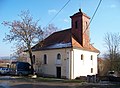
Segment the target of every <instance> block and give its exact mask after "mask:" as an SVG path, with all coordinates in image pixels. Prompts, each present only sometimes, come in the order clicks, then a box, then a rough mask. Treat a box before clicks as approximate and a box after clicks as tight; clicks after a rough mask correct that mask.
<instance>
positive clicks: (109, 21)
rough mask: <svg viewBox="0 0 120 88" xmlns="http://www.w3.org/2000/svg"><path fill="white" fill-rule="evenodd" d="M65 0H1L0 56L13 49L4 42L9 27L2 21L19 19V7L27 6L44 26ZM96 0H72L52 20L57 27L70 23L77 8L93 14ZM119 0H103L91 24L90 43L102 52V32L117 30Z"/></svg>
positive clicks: (68, 25) (97, 0) (20, 9)
mask: <svg viewBox="0 0 120 88" xmlns="http://www.w3.org/2000/svg"><path fill="white" fill-rule="evenodd" d="M67 1H68V0H0V56H9V55H10V54H12V53H13V49H14V48H13V46H14V44H13V43H9V42H3V38H4V37H5V33H8V31H9V29H8V28H7V27H4V26H3V25H2V24H1V23H2V22H3V21H13V20H19V16H18V14H20V13H21V11H25V10H29V11H30V13H31V14H32V16H33V19H34V20H37V19H40V21H39V25H41V27H45V26H46V25H47V24H48V23H49V21H50V20H51V19H52V18H53V17H54V16H55V14H56V13H57V12H58V11H59V10H60V9H61V8H62V7H63V6H64V4H65V3H66V2H67ZM98 2H99V0H71V1H70V2H69V3H68V5H67V6H66V7H65V8H64V9H63V10H62V11H61V12H60V13H59V14H58V15H57V17H56V18H55V19H54V20H53V21H52V22H51V23H53V24H54V25H55V26H57V27H58V28H60V29H62V30H63V29H66V28H70V27H71V19H70V16H71V15H73V14H74V13H76V12H77V11H78V10H79V8H82V11H83V12H84V13H86V14H87V15H88V16H89V17H92V15H93V13H94V11H95V9H96V7H97V5H98ZM119 21H120V0H102V3H101V5H100V7H99V9H98V11H97V13H96V15H95V17H94V19H93V21H92V23H91V24H90V36H91V37H90V38H91V43H94V46H95V47H96V48H98V49H99V50H100V51H101V53H103V52H105V47H104V36H105V34H106V33H108V32H111V33H118V32H120V22H119Z"/></svg>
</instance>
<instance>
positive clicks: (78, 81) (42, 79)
mask: <svg viewBox="0 0 120 88" xmlns="http://www.w3.org/2000/svg"><path fill="white" fill-rule="evenodd" d="M30 79H32V78H30ZM32 80H35V81H38V82H61V83H81V82H84V81H81V80H76V79H74V80H68V79H57V78H43V77H37V78H35V79H32Z"/></svg>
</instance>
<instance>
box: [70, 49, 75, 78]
mask: <svg viewBox="0 0 120 88" xmlns="http://www.w3.org/2000/svg"><path fill="white" fill-rule="evenodd" d="M72 76H73V77H72ZM73 78H74V51H73V49H71V58H70V79H73Z"/></svg>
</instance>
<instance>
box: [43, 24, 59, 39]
mask: <svg viewBox="0 0 120 88" xmlns="http://www.w3.org/2000/svg"><path fill="white" fill-rule="evenodd" d="M43 30H44V36H43V38H46V37H48V36H49V35H51V34H52V33H53V32H56V31H58V30H59V29H58V28H57V27H55V25H54V24H49V25H48V26H46V27H44V28H43Z"/></svg>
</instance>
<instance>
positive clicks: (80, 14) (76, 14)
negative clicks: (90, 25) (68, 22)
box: [70, 9, 90, 19]
mask: <svg viewBox="0 0 120 88" xmlns="http://www.w3.org/2000/svg"><path fill="white" fill-rule="evenodd" d="M82 15H83V16H85V17H87V18H88V19H90V17H89V16H87V15H86V14H85V13H83V12H82V10H81V9H79V12H77V13H75V14H73V15H72V16H70V18H73V17H77V16H82Z"/></svg>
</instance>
